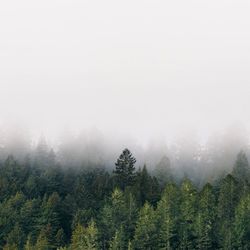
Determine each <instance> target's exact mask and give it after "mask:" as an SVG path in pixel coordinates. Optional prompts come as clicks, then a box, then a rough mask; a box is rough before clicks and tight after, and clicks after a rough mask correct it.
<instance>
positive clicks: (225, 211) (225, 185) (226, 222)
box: [217, 175, 239, 250]
mask: <svg viewBox="0 0 250 250" xmlns="http://www.w3.org/2000/svg"><path fill="white" fill-rule="evenodd" d="M238 200H239V190H238V185H237V182H236V180H235V179H234V178H233V176H232V175H227V176H226V177H225V178H224V179H223V180H222V183H221V186H220V191H219V198H218V212H217V217H218V219H217V228H218V236H219V239H218V242H219V244H220V246H221V247H222V248H223V249H228V250H230V249H233V221H234V213H235V208H236V204H237V203H238Z"/></svg>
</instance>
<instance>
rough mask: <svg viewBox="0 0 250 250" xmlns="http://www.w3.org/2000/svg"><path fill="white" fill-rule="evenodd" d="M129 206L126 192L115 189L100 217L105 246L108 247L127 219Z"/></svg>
mask: <svg viewBox="0 0 250 250" xmlns="http://www.w3.org/2000/svg"><path fill="white" fill-rule="evenodd" d="M126 212H127V207H126V200H125V196H124V193H123V192H122V191H121V190H119V189H115V190H114V191H113V193H112V196H111V199H110V200H108V202H107V203H106V204H105V205H104V207H103V209H102V211H101V213H100V219H99V224H100V225H99V228H100V230H101V238H102V240H101V242H102V244H103V246H102V247H103V248H104V249H105V248H107V245H108V243H109V242H110V240H111V239H112V237H114V235H115V232H116V230H118V229H119V228H120V227H121V226H122V225H124V224H125V222H126V221H127V213H126Z"/></svg>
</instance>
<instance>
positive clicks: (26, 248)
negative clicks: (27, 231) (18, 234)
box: [24, 235, 34, 250]
mask: <svg viewBox="0 0 250 250" xmlns="http://www.w3.org/2000/svg"><path fill="white" fill-rule="evenodd" d="M33 249H34V246H33V245H32V242H31V236H30V235H29V236H28V238H27V240H26V243H25V245H24V250H33Z"/></svg>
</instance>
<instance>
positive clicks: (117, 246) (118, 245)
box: [109, 226, 127, 250]
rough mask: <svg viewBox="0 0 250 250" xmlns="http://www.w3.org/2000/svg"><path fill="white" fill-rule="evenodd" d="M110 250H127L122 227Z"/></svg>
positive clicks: (117, 232)
mask: <svg viewBox="0 0 250 250" xmlns="http://www.w3.org/2000/svg"><path fill="white" fill-rule="evenodd" d="M109 250H127V244H126V238H125V234H124V229H123V227H122V226H121V227H120V229H119V230H116V232H115V236H114V237H113V239H112V241H111V242H110V247H109Z"/></svg>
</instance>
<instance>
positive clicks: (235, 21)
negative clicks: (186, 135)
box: [0, 0, 250, 141]
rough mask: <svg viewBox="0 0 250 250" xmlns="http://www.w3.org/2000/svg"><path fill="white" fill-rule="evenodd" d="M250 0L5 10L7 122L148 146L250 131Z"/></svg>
mask: <svg viewBox="0 0 250 250" xmlns="http://www.w3.org/2000/svg"><path fill="white" fill-rule="evenodd" d="M249 13H250V2H249V1H248V0H246V1H243V0H235V1H230V0H224V1H222V0H210V1H207V0H206V1H204V0H196V1H195V0H189V1H187V0H176V1H169V0H163V1H159V0H152V1H147V0H137V1H136V0H133V1H131V0H126V1H118V0H114V1H109V0H107V1H95V0H89V1H84V0H81V1H76V0H57V1H55V0H43V1H34V0H29V1H27V0H23V1H20V0H16V1H13V0H8V1H1V2H0V120H1V121H2V122H3V123H4V122H6V121H7V120H15V121H18V123H19V122H20V123H23V122H25V123H27V124H28V127H29V128H31V130H33V131H36V132H37V133H40V131H41V132H44V133H46V134H48V135H49V136H50V135H52V134H55V133H56V132H58V131H59V130H61V129H63V128H64V127H65V126H69V127H71V128H73V129H76V130H79V129H81V128H85V127H92V126H95V127H97V128H99V129H100V130H101V131H104V132H109V133H113V134H116V133H122V134H123V133H128V134H130V135H132V136H135V137H136V138H138V139H139V140H142V141H144V140H145V139H147V138H150V137H153V136H156V135H157V136H159V135H160V134H164V135H165V136H166V137H170V136H171V135H173V134H176V133H177V134H178V133H179V132H180V131H182V130H183V129H184V128H186V127H189V128H193V129H197V131H199V133H200V134H201V135H202V136H206V135H207V134H209V133H210V132H211V131H213V130H216V129H221V128H223V127H225V126H227V125H229V124H230V123H232V122H235V121H236V122H242V123H243V124H245V125H246V126H247V127H249V126H250V15H249Z"/></svg>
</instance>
